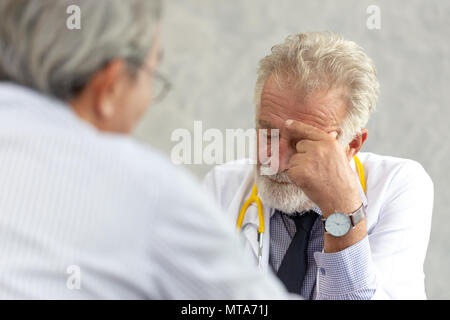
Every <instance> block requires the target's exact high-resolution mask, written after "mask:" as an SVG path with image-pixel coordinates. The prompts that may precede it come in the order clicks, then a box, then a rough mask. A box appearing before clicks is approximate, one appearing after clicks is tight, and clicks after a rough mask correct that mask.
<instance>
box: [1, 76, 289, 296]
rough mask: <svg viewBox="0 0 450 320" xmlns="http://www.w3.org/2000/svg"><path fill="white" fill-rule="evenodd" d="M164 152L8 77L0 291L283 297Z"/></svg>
mask: <svg viewBox="0 0 450 320" xmlns="http://www.w3.org/2000/svg"><path fill="white" fill-rule="evenodd" d="M239 243H240V242H239V239H238V238H237V236H236V234H235V228H234V225H233V224H232V223H230V222H229V221H228V219H226V218H225V216H224V214H222V213H220V209H219V208H218V207H217V206H216V205H215V204H214V202H213V201H210V200H208V199H206V198H205V197H204V195H203V192H202V191H201V190H200V187H199V186H198V185H197V183H196V182H194V181H193V179H192V178H191V177H190V176H188V175H187V174H185V173H184V172H183V171H180V170H179V169H177V168H175V167H173V166H172V165H171V164H170V163H169V161H167V159H166V158H165V157H163V156H161V155H159V154H158V153H157V152H155V151H153V150H151V149H147V148H143V147H142V146H140V145H139V144H137V143H136V142H134V141H133V140H132V139H130V138H129V137H126V136H124V135H119V134H110V133H104V132H100V131H98V130H97V129H95V128H94V127H93V126H91V125H90V124H88V123H86V122H84V121H82V120H81V119H80V118H78V117H77V115H76V114H75V112H73V111H72V109H71V108H70V107H69V106H68V105H67V104H65V103H62V102H60V101H58V100H55V99H52V98H49V97H47V96H44V95H41V94H39V93H37V92H35V91H33V90H30V89H26V88H23V87H20V86H17V85H14V84H7V83H0V298H1V299H15V298H25V299H28V298H30V299H36V298H37V299H91V298H96V299H105V298H106V299H109V298H112V299H140V298H152V299H164V298H168V299H170V298H176V299H198V298H201V299H208V298H211V299H233V298H234V299H279V298H281V299H284V298H286V297H288V295H287V294H286V292H285V290H284V288H283V287H282V285H281V284H280V283H279V282H278V281H276V279H275V277H266V276H265V275H264V274H262V273H261V272H259V270H258V269H257V268H256V267H254V266H253V262H251V261H250V259H248V258H246V256H245V255H244V253H243V251H242V250H240V249H239Z"/></svg>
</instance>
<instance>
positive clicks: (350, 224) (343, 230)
mask: <svg viewBox="0 0 450 320" xmlns="http://www.w3.org/2000/svg"><path fill="white" fill-rule="evenodd" d="M365 217H366V210H365V209H364V206H363V205H361V207H359V208H358V209H357V210H356V211H355V212H353V213H350V214H345V213H342V212H335V213H332V214H331V215H329V216H328V218H326V219H322V222H323V224H324V227H325V233H328V234H330V235H332V236H333V237H343V236H345V235H346V234H347V233H348V232H349V231H350V230H351V229H353V228H354V227H355V226H356V225H357V224H358V223H360V222H361V221H362V220H363V219H364V218H365Z"/></svg>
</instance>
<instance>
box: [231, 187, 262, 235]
mask: <svg viewBox="0 0 450 320" xmlns="http://www.w3.org/2000/svg"><path fill="white" fill-rule="evenodd" d="M253 202H256V206H257V207H258V218H259V229H258V233H264V231H265V227H264V211H263V206H262V202H261V199H260V198H259V197H258V188H257V187H256V183H255V184H253V189H252V194H251V195H250V198H248V199H247V201H245V203H244V205H243V206H242V209H241V212H240V213H239V217H238V220H237V228H238V230H240V229H241V228H242V222H243V221H244V217H245V213H246V212H247V209H248V207H249V206H250V205H251V204H252V203H253Z"/></svg>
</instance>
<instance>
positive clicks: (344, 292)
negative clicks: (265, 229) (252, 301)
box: [269, 207, 376, 300]
mask: <svg viewBox="0 0 450 320" xmlns="http://www.w3.org/2000/svg"><path fill="white" fill-rule="evenodd" d="M313 210H314V211H315V212H316V213H317V214H318V215H319V216H321V215H322V212H321V210H320V208H318V207H314V208H313ZM296 231H297V230H296V226H295V222H294V221H293V220H292V219H289V218H288V217H286V215H284V214H282V213H280V212H279V211H277V210H273V214H272V217H271V221H270V255H269V263H270V265H271V267H272V268H273V270H274V271H275V272H277V271H278V269H279V267H280V265H281V262H282V261H283V258H284V255H285V254H286V251H287V249H288V248H289V245H290V244H291V241H292V238H293V237H294V235H295V233H296ZM323 234H324V227H323V222H322V220H321V219H320V217H319V218H317V219H316V220H315V222H314V225H313V227H312V229H311V232H310V235H309V241H308V246H307V249H306V255H307V269H306V274H305V278H304V280H303V285H302V288H301V291H300V293H301V296H302V297H304V298H305V299H327V300H329V299H340V300H368V299H371V298H372V297H373V295H374V294H375V290H376V281H375V277H374V276H373V275H372V271H373V268H372V266H371V264H370V259H367V257H370V246H369V241H368V237H367V236H366V237H365V238H364V239H362V240H361V241H359V242H358V243H356V244H354V245H352V246H350V247H349V248H347V249H345V250H342V251H339V252H335V253H323V247H324V240H323ZM317 272H320V274H321V277H320V280H319V281H320V284H319V286H320V288H322V290H321V292H320V294H317V291H316V281H317V277H316V275H317Z"/></svg>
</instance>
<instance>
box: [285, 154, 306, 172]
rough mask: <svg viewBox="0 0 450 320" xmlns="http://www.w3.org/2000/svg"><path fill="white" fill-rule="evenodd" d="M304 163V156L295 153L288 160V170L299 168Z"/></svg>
mask: <svg viewBox="0 0 450 320" xmlns="http://www.w3.org/2000/svg"><path fill="white" fill-rule="evenodd" d="M304 161H306V156H305V154H304V153H296V154H294V155H293V156H292V157H291V158H290V159H289V165H288V168H289V169H290V168H293V167H296V166H301V165H302V163H304Z"/></svg>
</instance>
